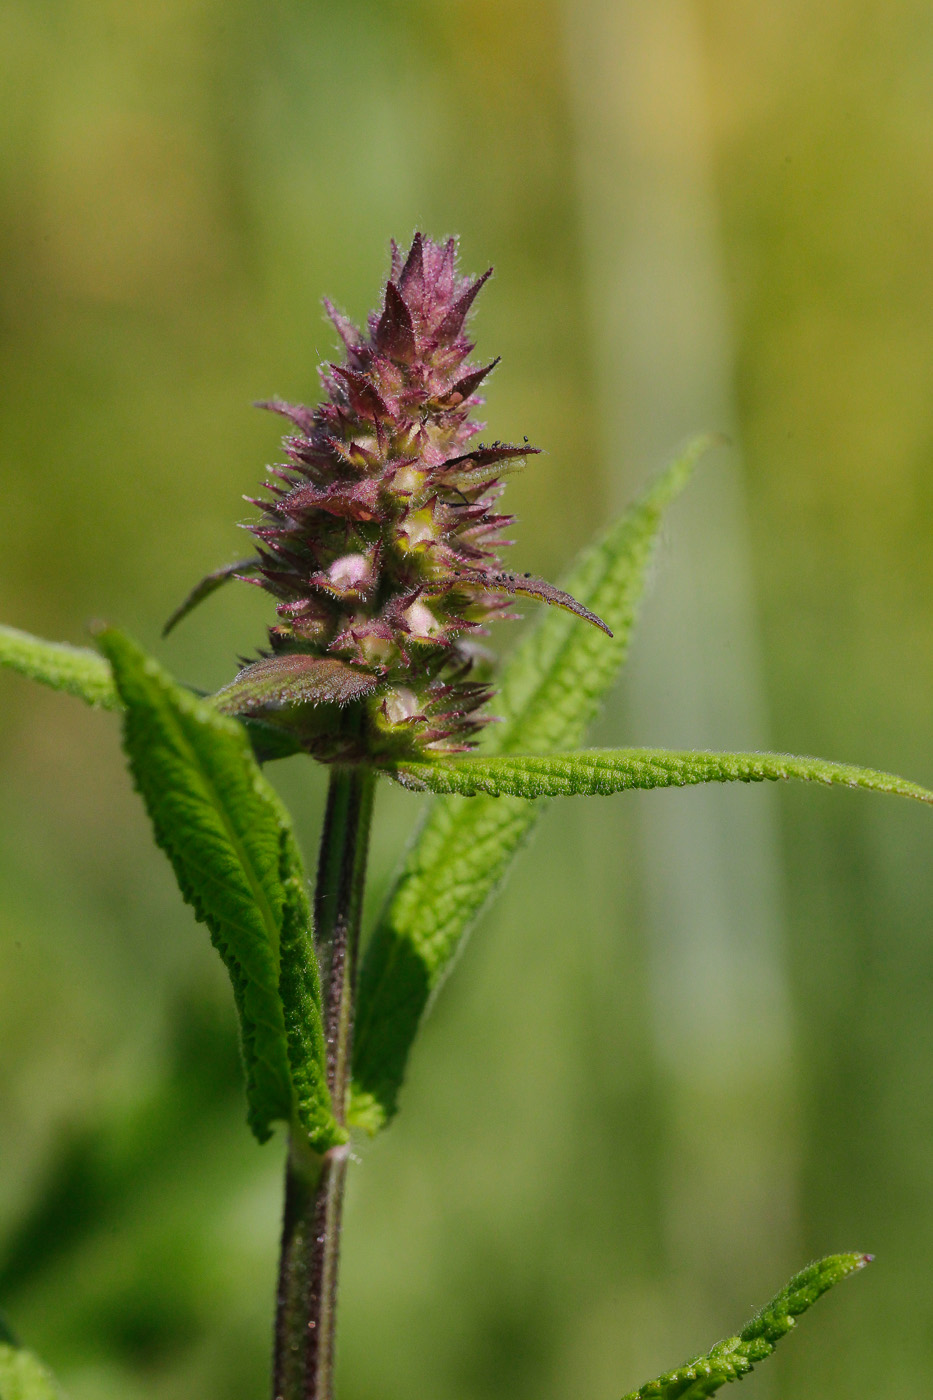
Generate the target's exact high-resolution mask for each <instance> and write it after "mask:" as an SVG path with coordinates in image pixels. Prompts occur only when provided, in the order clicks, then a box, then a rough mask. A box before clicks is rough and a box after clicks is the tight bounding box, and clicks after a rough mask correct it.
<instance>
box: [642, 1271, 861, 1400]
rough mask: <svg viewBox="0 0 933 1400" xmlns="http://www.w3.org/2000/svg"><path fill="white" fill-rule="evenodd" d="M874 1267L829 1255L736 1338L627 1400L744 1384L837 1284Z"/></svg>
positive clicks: (700, 1397)
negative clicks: (800, 1318) (859, 1271)
mask: <svg viewBox="0 0 933 1400" xmlns="http://www.w3.org/2000/svg"><path fill="white" fill-rule="evenodd" d="M869 1263H871V1255H870V1254H831V1255H830V1256H829V1257H828V1258H827V1259H820V1260H819V1261H818V1262H817V1263H816V1264H811V1265H810V1266H809V1267H808V1268H806V1269H803V1270H802V1271H801V1272H800V1273H799V1274H797V1275H796V1276H795V1277H794V1278H792V1279H791V1281H790V1283H789V1284H788V1285H787V1287H786V1288H782V1289H781V1292H780V1293H779V1294H778V1295H777V1297H776V1298H772V1300H771V1302H770V1303H769V1304H768V1305H767V1307H765V1308H762V1310H761V1312H760V1313H756V1314H755V1316H754V1317H753V1318H752V1320H751V1322H749V1323H748V1324H747V1325H746V1326H745V1327H743V1329H742V1331H741V1332H740V1333H739V1335H738V1336H737V1337H727V1338H726V1339H725V1341H722V1342H718V1343H717V1344H716V1346H714V1347H713V1349H712V1351H711V1352H709V1353H708V1354H707V1355H706V1356H697V1357H694V1359H693V1360H692V1361H687V1362H685V1363H684V1365H683V1366H680V1367H678V1369H677V1370H676V1371H668V1372H667V1374H666V1375H663V1376H659V1377H658V1379H657V1380H655V1381H649V1382H648V1383H647V1385H643V1386H642V1387H641V1389H640V1390H632V1391H630V1392H629V1394H628V1395H625V1396H623V1400H706V1397H707V1396H709V1395H713V1394H714V1393H715V1392H716V1391H717V1390H718V1389H719V1388H720V1386H723V1385H725V1384H726V1383H727V1382H728V1381H737V1380H741V1379H742V1377H743V1376H747V1375H748V1373H749V1371H751V1370H753V1368H754V1367H755V1366H756V1365H757V1364H758V1362H759V1361H764V1359H765V1357H766V1356H770V1355H771V1353H772V1352H773V1351H774V1348H775V1346H776V1345H777V1343H778V1342H779V1341H780V1339H781V1338H782V1337H783V1336H785V1335H786V1334H787V1333H788V1332H789V1331H790V1330H791V1328H792V1327H794V1326H795V1325H796V1320H797V1318H798V1317H799V1316H800V1314H801V1313H805V1312H806V1311H807V1309H808V1308H810V1307H812V1306H813V1304H814V1303H815V1302H816V1300H817V1298H819V1297H821V1295H822V1294H824V1293H825V1292H826V1291H827V1290H828V1289H830V1288H832V1286H833V1284H836V1283H839V1281H840V1280H841V1279H844V1278H847V1277H848V1276H849V1274H852V1273H855V1272H856V1271H857V1270H859V1269H863V1268H864V1267H865V1265H866V1264H869Z"/></svg>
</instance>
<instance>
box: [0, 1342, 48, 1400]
mask: <svg viewBox="0 0 933 1400" xmlns="http://www.w3.org/2000/svg"><path fill="white" fill-rule="evenodd" d="M0 1400H62V1392H61V1389H60V1387H59V1385H58V1382H57V1381H56V1379H55V1377H54V1376H53V1375H52V1372H51V1371H50V1370H49V1369H48V1368H47V1367H46V1366H43V1364H42V1362H41V1361H40V1360H39V1358H38V1357H37V1356H35V1355H34V1354H33V1353H32V1352H31V1351H27V1350H26V1348H25V1347H21V1346H17V1345H16V1343H15V1342H8V1341H5V1340H3V1341H0Z"/></svg>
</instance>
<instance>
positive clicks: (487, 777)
mask: <svg viewBox="0 0 933 1400" xmlns="http://www.w3.org/2000/svg"><path fill="white" fill-rule="evenodd" d="M394 772H395V775H396V776H397V777H398V778H399V780H400V781H401V782H403V783H405V784H406V785H407V786H409V787H415V788H423V789H426V790H430V791H431V792H443V793H459V794H460V795H462V796H466V797H472V796H473V795H475V794H476V793H485V794H487V795H489V796H490V797H500V796H503V795H509V796H512V797H524V798H536V797H573V796H589V797H592V796H594V795H604V796H605V795H607V794H609V793H613V792H623V791H625V789H626V788H657V787H687V786H689V785H691V784H694V783H735V782H738V783H760V782H764V781H766V780H771V781H776V780H778V779H781V778H799V779H801V780H802V781H803V782H811V783H825V784H827V785H833V784H838V785H841V786H843V787H857V788H868V789H870V790H871V791H873V792H891V793H895V794H897V795H899V796H901V797H913V798H916V800H917V801H919V802H930V803H933V792H930V791H928V790H927V789H926V788H923V787H920V786H919V785H918V784H917V783H911V782H908V781H907V780H906V779H905V778H898V777H895V776H894V774H893V773H880V772H878V771H877V770H876V769H874V768H856V767H854V766H853V765H852V764H848V763H830V762H829V761H828V760H826V759H824V758H800V757H798V756H796V755H794V754H788V753H706V752H703V751H700V750H694V749H688V750H684V751H681V752H678V751H677V750H674V749H578V750H577V751H576V752H575V753H555V754H547V755H543V756H542V755H537V754H515V755H493V756H492V757H487V756H486V755H485V754H469V755H463V756H462V757H457V758H447V759H444V761H443V762H438V763H404V764H399V765H398V767H397V768H396V769H395V770H394Z"/></svg>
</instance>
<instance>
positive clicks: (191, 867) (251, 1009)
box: [97, 628, 345, 1152]
mask: <svg viewBox="0 0 933 1400" xmlns="http://www.w3.org/2000/svg"><path fill="white" fill-rule="evenodd" d="M97 640H98V645H99V646H100V648H101V650H102V651H103V652H104V654H105V655H106V656H107V658H108V660H109V661H110V663H111V666H112V667H113V672H114V678H115V681H116V684H117V687H118V689H119V693H120V698H121V700H122V702H123V705H124V707H125V716H124V747H125V749H126V753H127V757H128V759H129V764H130V768H131V771H132V773H133V778H134V780H135V783H136V787H137V789H138V790H139V792H140V794H141V795H142V798H143V800H144V802H145V804H146V808H147V810H148V812H149V816H150V818H151V820H152V824H153V828H154V831H155V837H156V841H157V842H158V844H159V845H160V846H161V847H162V849H163V850H164V851H165V853H166V855H167V856H168V857H169V860H170V861H171V863H172V867H173V869H174V871H175V876H176V879H177V880H178V884H179V888H180V889H181V892H182V895H183V896H184V898H185V900H186V901H187V902H188V903H189V904H191V905H192V906H193V908H194V911H195V914H196V916H197V917H198V918H199V919H201V920H202V921H203V922H204V923H206V924H207V926H208V928H209V930H210V934H211V941H212V942H213V944H214V946H215V947H216V948H217V950H218V952H219V953H220V955H221V957H222V959H223V961H224V963H225V965H226V967H227V970H228V972H229V974H230V980H231V982H232V984H233V993H234V999H235V1001H236V1006H237V1011H238V1014H239V1019H240V1037H241V1045H242V1050H243V1061H244V1066H245V1070H246V1081H247V1102H248V1120H249V1124H250V1127H251V1128H252V1130H253V1132H254V1133H255V1135H256V1137H257V1138H258V1139H259V1140H260V1141H264V1140H265V1139H266V1138H267V1137H268V1136H269V1134H270V1132H271V1125H272V1123H273V1122H274V1121H276V1120H283V1121H285V1122H289V1123H291V1124H292V1126H293V1128H294V1129H296V1130H303V1135H304V1137H305V1138H306V1140H307V1142H308V1144H309V1145H310V1146H311V1147H312V1148H314V1149H315V1150H316V1151H319V1152H323V1151H326V1150H327V1148H329V1147H331V1146H333V1145H334V1144H335V1143H337V1142H341V1141H344V1140H345V1134H344V1132H343V1130H342V1129H341V1128H339V1127H338V1125H337V1124H336V1122H335V1120H334V1116H333V1112H332V1107H331V1102H330V1095H329V1093H328V1089H327V1077H326V1070H325V1045H324V1034H323V1028H322V1020H321V993H320V983H319V976H318V969H317V961H316V957H315V953H314V945H313V941H312V933H311V910H310V906H309V903H308V896H307V885H306V880H305V875H304V871H303V868H302V865H301V859H300V857H299V854H298V850H297V847H296V845H295V840H294V836H293V834H292V828H291V823H290V820H289V817H288V814H287V812H286V811H285V809H284V807H283V806H282V803H281V802H280V801H279V798H278V796H277V795H276V793H275V791H274V790H273V788H272V787H271V786H270V785H269V783H268V782H267V781H266V779H265V778H264V777H263V775H262V773H261V772H260V770H259V768H258V767H257V765H256V762H255V760H254V758H253V755H252V753H251V751H250V747H249V742H248V740H247V737H246V735H245V733H244V731H243V729H242V728H241V726H240V725H238V724H237V723H236V722H235V721H234V720H231V719H227V718H226V717H225V716H223V715H220V714H218V713H217V711H216V710H215V709H214V707H213V706H212V705H211V704H210V703H209V702H207V701H204V700H200V699H198V698H197V696H195V695H192V694H191V693H190V691H187V690H183V689H182V688H181V687H180V686H178V685H176V684H175V682H174V681H173V680H172V679H171V677H170V676H168V674H167V673H166V672H165V671H164V670H163V669H162V668H161V667H160V666H159V665H158V664H157V663H156V662H155V661H154V660H152V659H151V658H150V657H147V656H146V654H145V653H144V652H143V651H142V650H141V649H140V648H139V647H138V646H136V644H135V643H134V642H132V641H130V640H129V638H127V637H125V636H124V635H123V634H122V633H120V632H118V631H116V630H115V629H112V628H107V629H105V630H103V631H101V632H100V633H99V634H98V638H97Z"/></svg>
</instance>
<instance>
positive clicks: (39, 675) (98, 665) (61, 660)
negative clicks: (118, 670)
mask: <svg viewBox="0 0 933 1400" xmlns="http://www.w3.org/2000/svg"><path fill="white" fill-rule="evenodd" d="M0 666H6V667H8V668H9V669H10V670H11V671H18V672H19V673H20V675H21V676H28V677H29V679H30V680H34V681H39V682H40V684H42V685H48V686H51V687H52V689H53V690H64V691H67V692H68V694H69V695H77V697H78V699H79V700H84V701H86V703H87V704H88V705H98V706H100V707H101V708H102V709H105V710H118V709H119V708H120V697H119V696H118V694H117V691H116V687H115V685H114V683H113V676H112V675H111V673H110V667H109V666H108V665H107V663H106V661H105V660H104V659H103V657H101V656H98V655H97V652H96V651H91V650H90V649H89V648H87V647H73V646H69V645H68V643H67V642H44V641H42V639H41V638H40V637H32V636H30V635H29V633H28V632H20V631H19V629H18V628H16V627H5V626H2V625H0Z"/></svg>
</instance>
